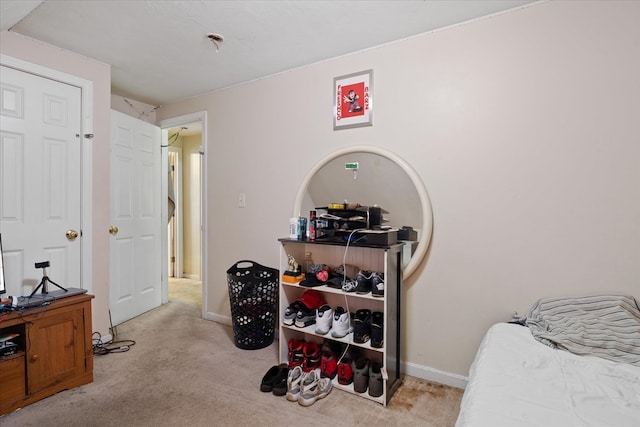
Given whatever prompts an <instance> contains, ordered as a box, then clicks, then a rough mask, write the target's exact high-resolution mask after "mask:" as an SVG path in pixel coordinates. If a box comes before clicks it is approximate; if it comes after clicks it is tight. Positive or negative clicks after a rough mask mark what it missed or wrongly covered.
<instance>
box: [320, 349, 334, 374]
mask: <svg viewBox="0 0 640 427" xmlns="http://www.w3.org/2000/svg"><path fill="white" fill-rule="evenodd" d="M337 373H338V361H337V360H336V355H335V354H334V353H333V351H331V349H330V348H329V346H327V345H325V346H323V347H322V356H321V357H320V377H321V378H331V379H334V378H335V376H336V374H337Z"/></svg>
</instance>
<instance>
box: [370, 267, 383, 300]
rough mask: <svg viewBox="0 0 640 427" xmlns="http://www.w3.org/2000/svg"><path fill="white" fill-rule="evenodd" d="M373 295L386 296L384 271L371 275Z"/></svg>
mask: <svg viewBox="0 0 640 427" xmlns="http://www.w3.org/2000/svg"><path fill="white" fill-rule="evenodd" d="M371 296H374V297H383V296H384V273H373V274H372V275H371Z"/></svg>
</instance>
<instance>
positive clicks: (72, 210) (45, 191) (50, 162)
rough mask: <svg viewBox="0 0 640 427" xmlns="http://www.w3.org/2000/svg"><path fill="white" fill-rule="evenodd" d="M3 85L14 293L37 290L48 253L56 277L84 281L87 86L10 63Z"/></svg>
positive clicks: (1, 197) (2, 191)
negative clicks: (83, 105)
mask: <svg viewBox="0 0 640 427" xmlns="http://www.w3.org/2000/svg"><path fill="white" fill-rule="evenodd" d="M0 85H1V88H0V232H1V233H2V242H3V247H4V251H5V253H4V257H5V274H6V279H7V293H8V294H9V295H28V294H30V293H31V292H32V290H33V289H35V287H36V286H37V285H38V284H39V283H40V281H41V279H42V274H43V272H42V270H41V269H36V268H35V263H36V262H42V261H49V262H50V264H51V266H50V267H49V268H48V269H47V274H48V276H49V277H50V279H51V280H52V281H54V282H56V283H58V284H59V285H61V286H63V287H65V288H66V287H82V286H81V285H82V284H81V279H80V278H81V275H80V267H81V263H80V254H81V244H82V237H81V223H80V218H81V217H80V206H81V185H82V183H81V171H82V169H81V158H82V157H81V138H80V133H81V96H82V94H81V90H80V88H78V87H75V86H71V85H68V84H64V83H60V82H58V81H54V80H50V79H47V78H44V77H39V76H36V75H34V74H29V73H26V72H22V71H18V70H15V69H13V68H9V67H4V66H2V67H0ZM68 231H69V233H67V232H68ZM74 232H76V233H77V234H78V237H76V238H73V237H72V235H73V233H74ZM67 235H69V237H67ZM56 289H57V288H55V286H51V287H50V288H49V291H53V290H56Z"/></svg>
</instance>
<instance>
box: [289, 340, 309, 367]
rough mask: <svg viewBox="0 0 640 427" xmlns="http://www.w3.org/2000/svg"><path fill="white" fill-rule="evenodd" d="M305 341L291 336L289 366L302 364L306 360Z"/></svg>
mask: <svg viewBox="0 0 640 427" xmlns="http://www.w3.org/2000/svg"><path fill="white" fill-rule="evenodd" d="M305 344H306V343H305V341H304V340H300V341H298V340H297V339H294V338H291V339H290V340H289V368H291V369H293V368H295V367H296V366H301V365H302V362H303V361H304V348H305Z"/></svg>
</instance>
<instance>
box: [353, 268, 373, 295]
mask: <svg viewBox="0 0 640 427" xmlns="http://www.w3.org/2000/svg"><path fill="white" fill-rule="evenodd" d="M372 276H373V273H371V272H370V271H368V270H360V271H359V272H358V276H357V277H356V289H355V291H356V293H357V294H368V293H369V292H371V278H372Z"/></svg>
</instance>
